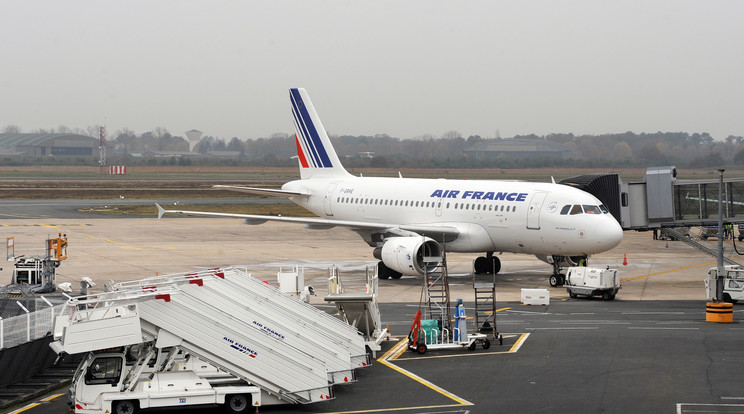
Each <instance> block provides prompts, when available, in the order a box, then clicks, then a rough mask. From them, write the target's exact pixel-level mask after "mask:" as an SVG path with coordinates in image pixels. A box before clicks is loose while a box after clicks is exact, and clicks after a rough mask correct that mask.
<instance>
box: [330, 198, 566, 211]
mask: <svg viewBox="0 0 744 414" xmlns="http://www.w3.org/2000/svg"><path fill="white" fill-rule="evenodd" d="M336 202H337V203H343V204H371V205H384V206H399V207H424V208H427V207H436V208H442V202H441V201H426V202H424V201H415V202H414V201H409V200H389V199H368V198H363V197H338V198H336ZM452 207H453V208H454V209H455V210H458V209H459V210H480V211H486V210H488V211H506V212H509V211H511V212H515V211H517V206H513V205H512V206H504V205H503V204H502V205H493V204H488V206H486V205H485V204H478V203H454V205H453V206H452ZM568 207H570V206H568ZM445 208H447V209H449V208H450V203H447V204H446V205H445Z"/></svg>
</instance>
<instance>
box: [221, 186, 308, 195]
mask: <svg viewBox="0 0 744 414" xmlns="http://www.w3.org/2000/svg"><path fill="white" fill-rule="evenodd" d="M212 188H219V189H223V190H231V191H240V192H242V193H249V194H255V195H259V196H270V197H298V196H299V197H308V196H310V193H300V192H297V191H286V190H272V189H268V188H256V187H238V186H234V185H213V186H212Z"/></svg>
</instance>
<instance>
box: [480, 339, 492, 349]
mask: <svg viewBox="0 0 744 414" xmlns="http://www.w3.org/2000/svg"><path fill="white" fill-rule="evenodd" d="M481 346H482V347H483V349H488V348H490V347H491V341H489V340H488V339H486V340H485V341H483V344H482V345H481Z"/></svg>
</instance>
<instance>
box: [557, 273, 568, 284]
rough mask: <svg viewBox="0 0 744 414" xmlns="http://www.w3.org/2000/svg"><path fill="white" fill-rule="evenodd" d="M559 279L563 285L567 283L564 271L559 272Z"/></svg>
mask: <svg viewBox="0 0 744 414" xmlns="http://www.w3.org/2000/svg"><path fill="white" fill-rule="evenodd" d="M558 279H559V280H558V283H560V284H561V286H563V285H565V284H566V275H564V274H563V273H559V274H558Z"/></svg>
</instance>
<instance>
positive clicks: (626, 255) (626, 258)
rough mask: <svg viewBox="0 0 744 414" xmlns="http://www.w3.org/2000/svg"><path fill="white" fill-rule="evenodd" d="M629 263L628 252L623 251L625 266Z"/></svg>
mask: <svg viewBox="0 0 744 414" xmlns="http://www.w3.org/2000/svg"><path fill="white" fill-rule="evenodd" d="M627 265H628V254H627V253H623V266H627Z"/></svg>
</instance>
